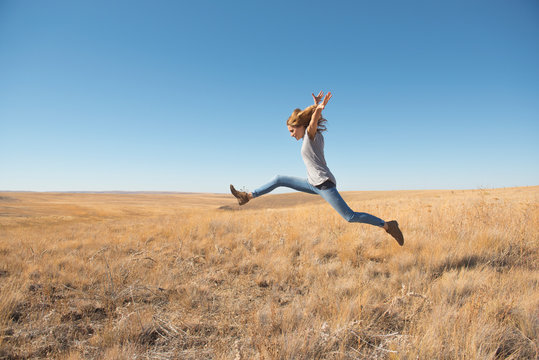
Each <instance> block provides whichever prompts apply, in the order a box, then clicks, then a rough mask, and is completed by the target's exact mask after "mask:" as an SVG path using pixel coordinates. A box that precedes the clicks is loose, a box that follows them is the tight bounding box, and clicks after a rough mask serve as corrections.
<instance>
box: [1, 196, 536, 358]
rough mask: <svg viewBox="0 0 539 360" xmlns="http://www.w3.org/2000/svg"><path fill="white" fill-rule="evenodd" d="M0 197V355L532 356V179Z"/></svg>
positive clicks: (533, 219)
mask: <svg viewBox="0 0 539 360" xmlns="http://www.w3.org/2000/svg"><path fill="white" fill-rule="evenodd" d="M342 195H343V197H344V198H345V200H347V202H348V203H349V205H350V206H351V207H352V208H353V209H355V210H356V211H365V212H369V213H372V214H374V215H377V216H379V217H381V218H383V219H386V220H390V219H397V220H398V221H399V223H400V225H401V228H402V230H403V233H404V235H405V241H406V242H405V244H404V246H403V247H400V246H398V245H397V243H396V242H395V241H394V240H393V239H392V238H391V237H389V235H387V234H386V233H385V232H384V231H383V230H381V229H379V228H376V227H373V226H369V225H363V224H349V223H347V222H346V221H345V220H343V219H342V218H341V217H339V215H338V214H337V213H336V212H335V211H333V210H332V209H331V208H330V206H329V205H328V204H326V203H325V202H324V201H323V200H322V199H321V198H319V197H316V196H314V195H307V194H298V193H294V194H281V195H268V196H266V197H263V198H260V199H256V200H255V201H253V202H251V203H249V204H247V205H246V206H244V207H241V208H239V207H238V206H237V205H236V203H235V201H234V199H233V198H232V197H231V196H230V195H217V194H66V193H0V359H27V358H29V359H30V358H57V359H238V360H239V359H537V358H538V354H539V352H538V347H539V271H538V270H539V187H537V186H536V187H526V188H508V189H488V190H487V189H483V190H467V191H460V190H459V191H391V192H345V193H343V194H342Z"/></svg>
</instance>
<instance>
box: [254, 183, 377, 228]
mask: <svg viewBox="0 0 539 360" xmlns="http://www.w3.org/2000/svg"><path fill="white" fill-rule="evenodd" d="M280 186H284V187H288V188H291V189H294V190H297V191H302V192H305V193H308V194H315V195H320V196H322V197H323V198H324V200H326V201H327V202H328V203H329V204H330V205H331V206H332V207H333V208H334V209H335V210H337V212H338V213H339V214H340V215H341V216H342V217H343V218H344V219H345V220H346V221H348V222H357V223H364V224H371V225H374V226H380V227H382V226H384V224H385V222H384V220H382V219H380V218H377V217H376V216H373V215H371V214H367V213H363V212H355V211H353V210H352V209H350V207H349V206H348V205H347V204H346V202H345V201H344V199H343V198H342V197H341V194H339V192H338V191H337V188H336V187H333V188H331V189H326V190H320V189H317V188H316V187H314V186H312V185H311V184H309V182H308V181H307V179H301V178H297V177H292V176H282V175H277V176H276V177H274V178H273V179H272V180H271V181H270V182H269V183H267V184H265V185H262V186H261V187H259V188H258V189H256V190H254V191H253V198H256V197H259V196H262V195H264V194H267V193H269V192H271V191H273V190H274V189H276V188H278V187H280Z"/></svg>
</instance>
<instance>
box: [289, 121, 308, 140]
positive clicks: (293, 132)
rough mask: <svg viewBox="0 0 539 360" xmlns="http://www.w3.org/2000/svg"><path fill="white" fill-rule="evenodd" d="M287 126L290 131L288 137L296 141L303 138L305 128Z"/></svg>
mask: <svg viewBox="0 0 539 360" xmlns="http://www.w3.org/2000/svg"><path fill="white" fill-rule="evenodd" d="M287 126H288V131H290V136H292V137H293V138H296V140H299V139H303V137H304V136H305V127H304V126H290V125H287Z"/></svg>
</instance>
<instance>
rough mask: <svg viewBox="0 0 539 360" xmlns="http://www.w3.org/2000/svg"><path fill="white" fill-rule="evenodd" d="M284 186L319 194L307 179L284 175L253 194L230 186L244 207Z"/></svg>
mask: <svg viewBox="0 0 539 360" xmlns="http://www.w3.org/2000/svg"><path fill="white" fill-rule="evenodd" d="M282 186H283V187H288V188H290V189H294V190H297V191H301V192H305V193H309V194H317V193H318V192H317V189H316V188H314V187H313V186H312V185H311V184H309V182H308V181H307V180H306V179H301V178H297V177H293V176H283V175H277V176H275V177H274V178H273V179H271V180H270V182H268V183H267V184H264V185H262V186H261V187H259V188H258V189H256V190H254V191H253V192H251V193H247V192H245V191H238V190H236V189H235V188H234V186H232V185H230V192H231V193H232V195H234V196H235V197H236V198H237V199H238V203H239V204H240V205H244V204H246V203H247V202H249V200H251V199H254V198H256V197H259V196H262V195H265V194H267V193H269V192H271V191H273V190H275V189H276V188H278V187H282Z"/></svg>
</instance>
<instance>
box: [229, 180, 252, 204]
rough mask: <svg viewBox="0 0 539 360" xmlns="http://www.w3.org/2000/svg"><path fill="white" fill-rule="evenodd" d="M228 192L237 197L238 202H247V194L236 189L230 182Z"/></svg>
mask: <svg viewBox="0 0 539 360" xmlns="http://www.w3.org/2000/svg"><path fill="white" fill-rule="evenodd" d="M230 192H231V193H232V195H234V196H235V197H236V199H238V204H240V205H244V204H247V203H248V202H249V195H248V194H247V193H246V192H245V191H238V190H236V189H235V188H234V186H233V185H232V184H230Z"/></svg>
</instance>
